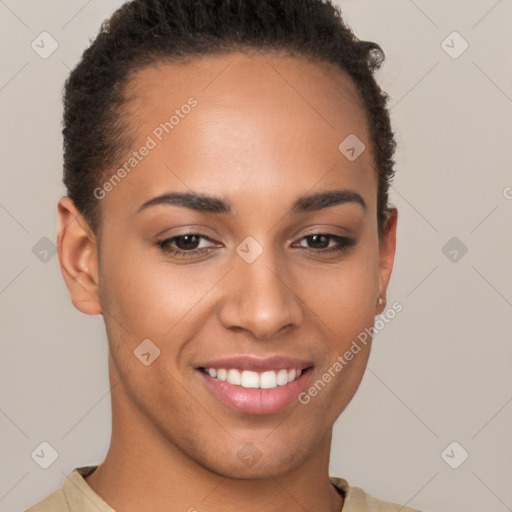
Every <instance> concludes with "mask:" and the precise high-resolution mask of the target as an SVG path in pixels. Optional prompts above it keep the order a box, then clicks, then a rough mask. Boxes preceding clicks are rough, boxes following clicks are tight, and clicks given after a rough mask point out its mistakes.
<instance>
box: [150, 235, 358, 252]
mask: <svg viewBox="0 0 512 512" xmlns="http://www.w3.org/2000/svg"><path fill="white" fill-rule="evenodd" d="M187 236H188V237H198V238H201V239H203V240H206V241H209V242H213V240H212V239H211V238H210V237H208V236H206V235H202V234H200V233H184V234H183V235H176V236H173V237H170V238H166V239H165V240H160V241H159V242H157V243H156V244H157V245H158V246H159V247H160V249H161V250H162V251H163V252H164V253H166V254H170V255H171V256H175V257H178V258H194V257H200V256H203V255H204V254H207V253H208V252H210V251H211V250H212V249H213V248H212V247H203V248H199V249H192V250H190V251H186V250H183V249H176V248H172V249H170V248H169V247H170V246H171V244H172V243H173V242H174V241H176V240H178V239H181V238H184V237H187ZM313 236H322V237H327V238H328V239H330V240H334V241H336V242H337V244H338V245H337V246H335V247H331V248H330V249H314V248H307V247H304V249H305V250H306V251H308V252H313V253H316V254H334V253H342V252H345V251H348V250H349V249H350V248H351V247H353V246H354V245H355V243H356V241H355V240H354V239H353V238H347V237H345V236H339V235H333V234H330V233H310V234H308V235H306V236H303V237H302V238H300V240H304V239H307V238H310V237H313Z"/></svg>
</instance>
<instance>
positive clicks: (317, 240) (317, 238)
mask: <svg viewBox="0 0 512 512" xmlns="http://www.w3.org/2000/svg"><path fill="white" fill-rule="evenodd" d="M320 238H323V239H324V243H322V242H319V239H320ZM309 239H310V240H313V244H315V243H316V244H319V245H321V246H322V247H326V244H325V242H326V240H327V237H326V236H325V235H311V236H310V237H309ZM317 247H318V245H317Z"/></svg>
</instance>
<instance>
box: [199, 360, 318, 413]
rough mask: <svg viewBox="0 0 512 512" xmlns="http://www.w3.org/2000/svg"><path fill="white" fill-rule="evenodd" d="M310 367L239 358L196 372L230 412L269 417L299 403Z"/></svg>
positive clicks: (205, 367) (208, 365)
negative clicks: (268, 415)
mask: <svg viewBox="0 0 512 512" xmlns="http://www.w3.org/2000/svg"><path fill="white" fill-rule="evenodd" d="M226 362H227V363H230V362H231V364H226ZM243 362H245V364H243ZM276 362H277V363H278V364H276V365H275V366H274V367H273V368H272V367H271V364H275V363H276ZM279 362H280V365H281V366H280V365H279ZM248 367H249V368H248ZM313 367H314V366H313V365H312V364H310V363H309V362H303V361H298V360H291V359H287V360H284V359H282V358H273V360H272V361H271V360H270V359H268V360H266V361H262V360H255V359H252V358H245V359H243V358H242V359H237V360H233V359H231V360H229V361H228V360H226V361H224V362H221V364H218V363H211V364H205V365H202V366H198V367H196V371H197V373H198V375H199V377H200V379H201V380H202V382H203V383H204V384H205V385H206V388H207V389H208V391H210V392H211V393H212V395H213V396H214V397H215V398H216V399H217V400H219V401H220V402H221V403H222V404H224V405H227V406H228V407H229V408H231V409H234V410H236V411H238V412H241V413H245V414H272V413H276V412H279V411H281V410H283V409H284V408H286V407H288V406H291V405H292V404H293V403H294V402H297V403H298V400H297V397H298V395H299V394H300V393H301V392H302V391H304V390H305V389H306V388H307V386H308V384H309V381H310V379H311V374H312V372H313Z"/></svg>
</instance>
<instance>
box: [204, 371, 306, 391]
mask: <svg viewBox="0 0 512 512" xmlns="http://www.w3.org/2000/svg"><path fill="white" fill-rule="evenodd" d="M205 371H206V373H208V375H210V377H213V378H217V379H219V380H222V381H227V382H229V383H230V384H233V385H235V386H242V387H244V388H260V389H272V388H275V387H277V386H285V385H286V384H288V383H290V382H293V381H294V380H295V379H298V378H299V377H300V376H301V374H302V369H295V368H292V369H290V370H287V369H286V368H283V369H282V370H278V371H277V372H276V371H275V370H269V371H266V372H261V373H258V372H253V371H251V370H243V371H242V372H240V371H239V370H237V369H235V368H229V369H225V368H219V369H217V368H205Z"/></svg>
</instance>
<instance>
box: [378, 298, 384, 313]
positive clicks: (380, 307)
mask: <svg viewBox="0 0 512 512" xmlns="http://www.w3.org/2000/svg"><path fill="white" fill-rule="evenodd" d="M377 304H378V308H377V310H378V312H379V314H380V313H382V312H383V311H384V308H385V307H386V300H385V299H384V298H383V297H379V300H378V301H377Z"/></svg>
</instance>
